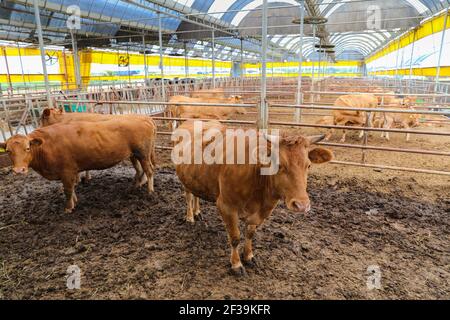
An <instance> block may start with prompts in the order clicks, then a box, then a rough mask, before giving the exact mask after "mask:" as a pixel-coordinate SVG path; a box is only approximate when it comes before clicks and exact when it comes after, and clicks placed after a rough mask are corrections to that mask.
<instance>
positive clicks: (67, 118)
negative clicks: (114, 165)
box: [40, 108, 156, 187]
mask: <svg viewBox="0 0 450 320" xmlns="http://www.w3.org/2000/svg"><path fill="white" fill-rule="evenodd" d="M135 118H136V119H141V120H142V119H145V120H147V121H151V122H153V120H151V118H149V117H147V116H144V115H137V114H126V115H103V114H98V113H85V112H73V113H72V112H69V113H66V112H63V111H62V110H60V109H54V108H47V109H44V110H43V112H42V115H41V119H40V122H41V126H42V127H47V126H50V125H54V124H68V123H73V122H80V121H87V122H102V121H108V120H114V119H135ZM153 125H154V127H155V128H156V125H155V124H154V123H153ZM152 157H153V159H154V158H155V156H154V155H153V156H152ZM130 160H131V163H132V164H133V167H134V168H135V169H136V176H135V183H136V186H137V187H140V186H143V185H144V184H145V183H146V182H147V176H146V175H145V174H144V171H143V170H142V168H141V166H140V164H139V161H137V160H136V159H135V158H133V157H131V159H130ZM85 179H86V180H90V174H89V172H88V171H87V172H86V175H85ZM151 183H153V182H151Z"/></svg>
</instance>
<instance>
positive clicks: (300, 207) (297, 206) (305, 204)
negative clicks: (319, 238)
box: [292, 200, 311, 213]
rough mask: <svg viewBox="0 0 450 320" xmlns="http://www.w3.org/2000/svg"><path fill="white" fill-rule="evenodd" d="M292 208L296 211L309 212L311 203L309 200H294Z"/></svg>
mask: <svg viewBox="0 0 450 320" xmlns="http://www.w3.org/2000/svg"><path fill="white" fill-rule="evenodd" d="M292 208H293V209H294V211H296V212H300V213H308V212H309V211H310V210H311V203H310V202H309V200H308V201H301V202H300V201H295V200H294V201H293V202H292Z"/></svg>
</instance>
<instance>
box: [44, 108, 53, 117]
mask: <svg viewBox="0 0 450 320" xmlns="http://www.w3.org/2000/svg"><path fill="white" fill-rule="evenodd" d="M51 113H52V111H51V110H50V109H49V108H46V109H44V111H42V115H43V116H44V117H46V118H48V117H50V114H51Z"/></svg>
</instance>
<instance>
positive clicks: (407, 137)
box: [406, 133, 411, 142]
mask: <svg viewBox="0 0 450 320" xmlns="http://www.w3.org/2000/svg"><path fill="white" fill-rule="evenodd" d="M410 139H411V134H410V133H407V134H406V142H409V140H410Z"/></svg>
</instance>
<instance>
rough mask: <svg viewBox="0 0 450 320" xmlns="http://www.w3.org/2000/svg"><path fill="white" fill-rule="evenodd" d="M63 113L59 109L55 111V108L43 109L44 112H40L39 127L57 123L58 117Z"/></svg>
mask: <svg viewBox="0 0 450 320" xmlns="http://www.w3.org/2000/svg"><path fill="white" fill-rule="evenodd" d="M63 113H64V112H63V111H62V110H60V109H55V108H46V109H44V111H42V116H41V126H42V127H47V126H50V125H52V124H55V123H57V122H58V120H57V118H58V116H60V115H62V114H63Z"/></svg>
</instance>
